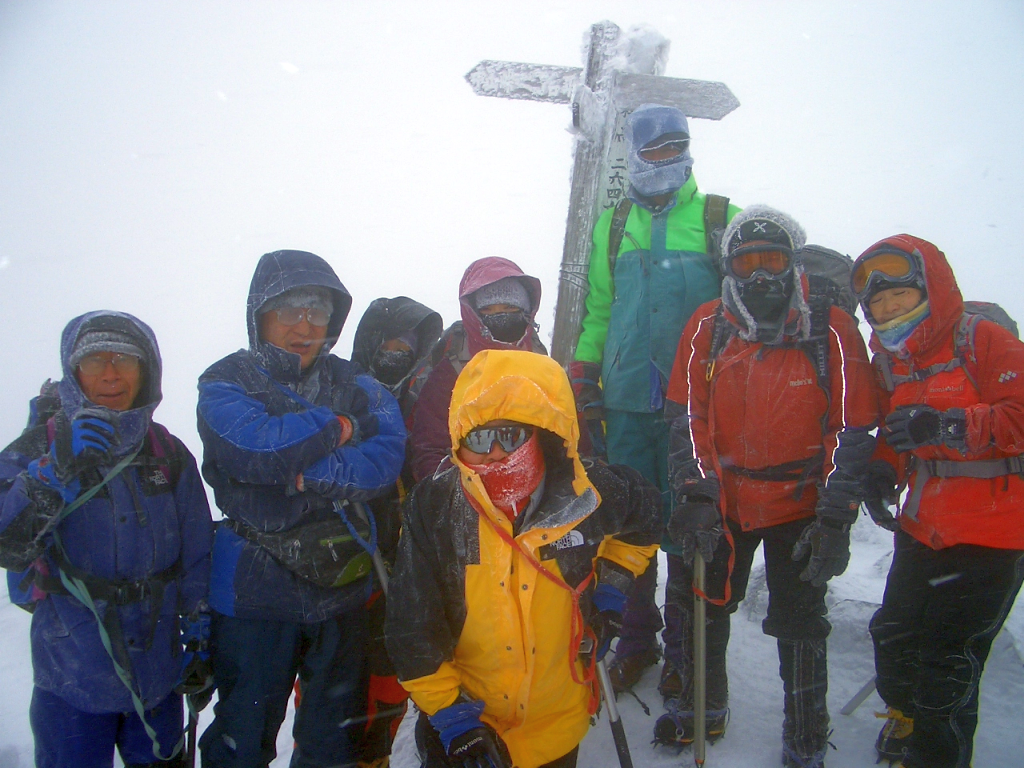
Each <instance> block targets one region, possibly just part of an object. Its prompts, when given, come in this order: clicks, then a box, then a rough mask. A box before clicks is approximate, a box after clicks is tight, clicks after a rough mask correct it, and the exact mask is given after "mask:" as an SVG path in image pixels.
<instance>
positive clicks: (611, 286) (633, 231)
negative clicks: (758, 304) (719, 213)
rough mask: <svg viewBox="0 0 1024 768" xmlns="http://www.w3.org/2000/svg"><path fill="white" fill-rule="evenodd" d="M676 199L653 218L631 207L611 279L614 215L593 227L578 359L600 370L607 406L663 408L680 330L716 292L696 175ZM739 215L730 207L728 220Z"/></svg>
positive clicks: (641, 409)
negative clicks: (609, 241) (609, 243)
mask: <svg viewBox="0 0 1024 768" xmlns="http://www.w3.org/2000/svg"><path fill="white" fill-rule="evenodd" d="M674 200H675V204H674V205H673V206H672V207H671V208H670V209H668V210H666V211H663V212H661V213H658V214H655V215H652V214H651V212H650V211H648V210H646V209H645V208H643V207H642V206H639V205H634V206H633V207H632V209H631V210H630V212H629V218H628V219H627V220H626V235H625V236H624V237H623V239H622V244H621V246H620V247H619V254H618V256H617V257H616V259H615V273H614V275H613V274H612V273H611V271H610V269H609V263H608V236H609V231H610V227H611V219H612V215H613V210H612V209H609V210H607V211H605V212H604V213H603V214H602V215H601V217H600V218H599V219H598V222H597V224H596V225H595V226H594V235H593V240H594V247H593V249H592V250H591V253H590V268H589V273H588V281H589V287H590V292H589V293H588V294H587V302H586V304H587V312H586V315H585V316H584V318H583V324H582V331H581V333H580V338H579V343H578V344H577V346H576V359H577V360H584V361H588V362H593V363H600V364H602V369H601V383H602V389H603V391H604V406H605V408H610V409H613V410H619V411H632V412H638V413H649V412H653V411H658V410H660V409H661V407H662V405H663V391H664V389H663V388H664V385H665V383H666V382H667V381H668V377H669V374H670V373H671V372H672V364H673V361H674V360H675V354H676V346H677V345H678V343H679V334H680V333H681V332H682V329H683V326H684V325H685V324H686V321H687V320H688V319H689V317H690V315H692V314H693V312H694V311H695V310H696V309H697V307H699V306H700V305H701V304H703V303H704V302H706V301H710V300H711V299H714V298H716V297H717V296H718V295H719V292H720V285H719V276H718V271H717V269H716V266H715V264H714V262H713V260H712V257H709V256H708V255H707V254H706V250H707V242H706V239H705V236H704V201H705V196H704V194H703V193H702V192H700V191H698V189H697V181H696V179H695V177H694V176H692V175H691V176H690V178H689V179H688V180H687V182H686V183H685V184H684V185H683V186H682V187H681V188H680V190H679V191H678V192H677V193H676V196H675V198H674ZM738 210H739V209H738V208H737V207H735V206H729V211H728V216H727V217H728V218H732V217H733V216H734V215H735V214H736V212H737V211H738Z"/></svg>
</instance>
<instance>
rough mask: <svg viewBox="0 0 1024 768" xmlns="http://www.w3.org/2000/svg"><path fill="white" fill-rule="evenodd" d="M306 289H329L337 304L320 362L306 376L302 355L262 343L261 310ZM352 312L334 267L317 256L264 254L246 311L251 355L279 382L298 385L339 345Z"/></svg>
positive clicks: (292, 253) (291, 252) (349, 296)
mask: <svg viewBox="0 0 1024 768" xmlns="http://www.w3.org/2000/svg"><path fill="white" fill-rule="evenodd" d="M306 286H316V287H320V288H326V289H328V290H329V291H330V292H331V298H332V299H333V301H334V311H333V312H332V313H331V319H330V321H329V322H328V323H327V338H326V340H325V341H324V345H323V347H322V348H321V350H320V354H319V356H318V357H317V360H316V362H314V363H313V365H311V366H310V367H309V370H307V371H305V372H303V371H302V370H301V360H300V358H299V356H298V355H296V354H294V353H292V352H287V351H285V350H283V349H280V348H278V347H275V346H274V345H273V344H268V343H266V342H264V341H263V340H262V339H260V332H259V314H260V312H259V310H260V307H262V306H263V305H264V304H266V303H267V302H268V301H270V300H271V299H274V298H276V297H277V296H280V295H281V294H283V293H285V292H287V291H290V290H292V289H293V288H300V287H306ZM351 308H352V296H351V295H350V294H349V292H348V291H347V290H346V289H345V286H344V285H342V284H341V280H339V279H338V275H337V274H335V272H334V269H332V268H331V265H330V264H328V263H327V262H326V261H324V260H323V259H322V258H320V257H319V256H317V255H316V254H313V253H309V252H308V251H274V252H272V253H267V254H264V255H263V257H262V258H261V259H260V261H259V264H257V265H256V271H255V272H254V273H253V276H252V282H251V283H250V284H249V298H248V301H247V302H246V308H245V313H246V314H245V322H246V328H247V329H248V331H249V351H250V352H251V353H252V355H253V357H255V358H256V359H257V360H258V361H259V363H260V364H261V365H262V366H263V367H265V368H266V369H267V371H269V372H270V374H271V375H272V376H273V377H274V378H275V379H277V380H279V381H285V382H297V381H299V380H300V379H302V378H304V377H305V376H308V375H309V374H310V373H311V372H312V371H313V370H315V369H316V368H317V367H318V366H319V364H320V361H321V360H323V359H324V358H325V357H326V356H327V355H328V354H329V353H330V351H331V348H332V347H334V345H335V344H337V342H338V336H340V335H341V329H342V327H343V326H344V325H345V319H346V318H347V317H348V313H349V310H350V309H351Z"/></svg>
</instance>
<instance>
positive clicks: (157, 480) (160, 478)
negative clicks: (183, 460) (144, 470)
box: [149, 469, 169, 485]
mask: <svg viewBox="0 0 1024 768" xmlns="http://www.w3.org/2000/svg"><path fill="white" fill-rule="evenodd" d="M149 482H151V483H152V484H153V485H169V483H168V481H167V475H165V474H164V473H163V472H162V471H161V470H159V469H154V470H153V473H152V474H151V475H150V476H149Z"/></svg>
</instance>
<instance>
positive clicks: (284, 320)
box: [274, 307, 331, 328]
mask: <svg viewBox="0 0 1024 768" xmlns="http://www.w3.org/2000/svg"><path fill="white" fill-rule="evenodd" d="M274 311H275V312H277V320H278V322H279V323H281V325H298V324H299V323H301V322H302V318H306V320H308V321H309V324H310V325H315V326H316V327H317V328H323V327H324V326H325V325H327V323H328V322H330V320H331V313H330V312H328V311H327V310H326V309H320V308H319V307H281V308H280V309H275V310H274Z"/></svg>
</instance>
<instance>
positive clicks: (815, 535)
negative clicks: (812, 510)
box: [792, 517, 850, 587]
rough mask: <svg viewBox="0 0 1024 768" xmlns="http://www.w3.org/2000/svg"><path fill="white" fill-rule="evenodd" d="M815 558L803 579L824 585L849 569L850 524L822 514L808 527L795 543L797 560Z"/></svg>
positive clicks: (801, 576) (815, 584) (805, 571)
mask: <svg viewBox="0 0 1024 768" xmlns="http://www.w3.org/2000/svg"><path fill="white" fill-rule="evenodd" d="M808 552H810V553H811V559H810V561H809V562H808V563H807V567H806V568H804V570H803V572H802V573H801V574H800V580H801V581H809V582H811V584H813V585H814V586H816V587H820V586H821V585H822V584H824V583H825V582H826V581H828V580H829V579H831V578H832V577H833V576H838V575H839V574H841V573H842V572H843V571H845V570H846V566H847V564H848V563H849V562H850V526H849V525H846V524H842V523H839V522H838V521H836V520H832V519H830V518H827V517H819V518H818V519H817V520H815V521H814V522H813V523H811V524H810V525H808V526H807V527H806V528H804V532H803V533H802V534H800V538H799V539H798V540H797V542H796V544H795V545H793V555H792V557H793V560H795V561H800V560H803V559H804V558H805V557H807V553H808Z"/></svg>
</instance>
